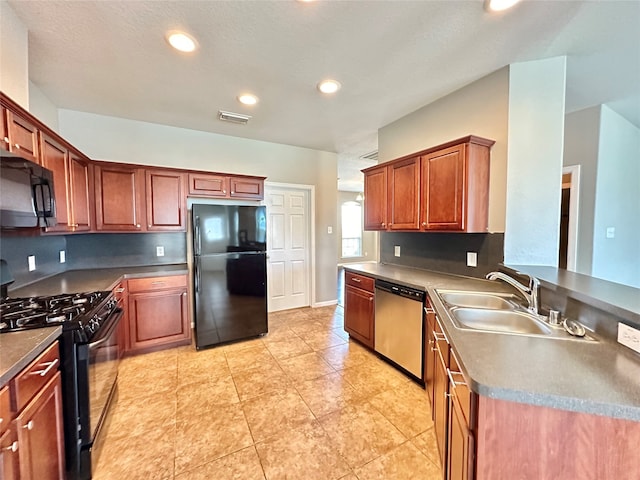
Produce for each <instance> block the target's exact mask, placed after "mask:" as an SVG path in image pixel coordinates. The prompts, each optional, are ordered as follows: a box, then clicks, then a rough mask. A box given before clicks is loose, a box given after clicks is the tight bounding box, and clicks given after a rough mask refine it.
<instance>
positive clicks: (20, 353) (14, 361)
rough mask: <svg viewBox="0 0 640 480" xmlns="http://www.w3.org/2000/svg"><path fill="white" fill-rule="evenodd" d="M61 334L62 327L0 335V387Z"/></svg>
mask: <svg viewBox="0 0 640 480" xmlns="http://www.w3.org/2000/svg"><path fill="white" fill-rule="evenodd" d="M61 333H62V327H48V328H35V329H32V330H23V331H21V332H11V333H3V334H2V335H0V387H2V386H4V385H5V384H7V383H8V382H9V380H11V379H12V378H13V377H15V376H16V375H17V374H18V373H20V370H22V369H23V368H25V367H26V366H27V365H29V364H30V363H31V362H32V361H33V360H34V359H35V358H36V357H37V356H38V355H40V354H41V353H42V352H44V351H45V350H46V348H47V347H48V346H49V345H51V344H52V343H53V342H55V341H56V339H57V338H58V337H59V336H60V334H61Z"/></svg>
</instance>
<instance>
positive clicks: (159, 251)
mask: <svg viewBox="0 0 640 480" xmlns="http://www.w3.org/2000/svg"><path fill="white" fill-rule="evenodd" d="M156 257H164V247H162V246H158V247H156Z"/></svg>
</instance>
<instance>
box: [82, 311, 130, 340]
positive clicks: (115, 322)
mask: <svg viewBox="0 0 640 480" xmlns="http://www.w3.org/2000/svg"><path fill="white" fill-rule="evenodd" d="M114 312H116V313H115V317H116V318H115V319H114V320H112V321H111V325H109V329H108V330H107V331H106V332H105V334H104V335H102V337H101V338H100V339H99V340H96V341H95V342H91V343H90V344H89V348H90V349H91V348H95V347H99V346H100V345H102V344H103V343H104V342H106V341H107V340H108V339H109V337H110V336H111V334H112V333H113V331H114V330H115V329H116V327H117V326H118V323H120V319H121V318H122V314H123V313H124V311H123V310H122V309H121V308H118V309H116V310H114ZM112 316H114V315H112Z"/></svg>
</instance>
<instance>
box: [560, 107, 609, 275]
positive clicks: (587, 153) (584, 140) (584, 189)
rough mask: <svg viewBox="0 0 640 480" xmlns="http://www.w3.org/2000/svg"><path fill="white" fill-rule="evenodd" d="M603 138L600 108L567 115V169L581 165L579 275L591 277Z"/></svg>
mask: <svg viewBox="0 0 640 480" xmlns="http://www.w3.org/2000/svg"><path fill="white" fill-rule="evenodd" d="M599 138H600V106H599V105H598V106H596V107H591V108H585V109H584V110H579V111H577V112H572V113H569V114H567V115H566V116H565V124H564V158H563V166H569V165H580V193H579V198H580V203H579V205H578V232H577V233H578V235H577V237H578V238H577V242H578V249H577V250H578V251H577V254H576V272H578V273H583V274H585V275H591V259H592V256H593V212H594V211H595V207H596V174H597V168H598V142H599Z"/></svg>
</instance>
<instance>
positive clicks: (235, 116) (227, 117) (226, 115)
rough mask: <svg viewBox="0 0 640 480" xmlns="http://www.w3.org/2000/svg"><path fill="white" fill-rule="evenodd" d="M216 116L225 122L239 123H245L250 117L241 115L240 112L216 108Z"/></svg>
mask: <svg viewBox="0 0 640 480" xmlns="http://www.w3.org/2000/svg"><path fill="white" fill-rule="evenodd" d="M218 118H219V119H220V120H224V121H225V122H231V123H239V124H241V125H246V123H247V122H248V121H249V119H250V118H251V115H243V114H241V113H233V112H225V111H224V110H218Z"/></svg>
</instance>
